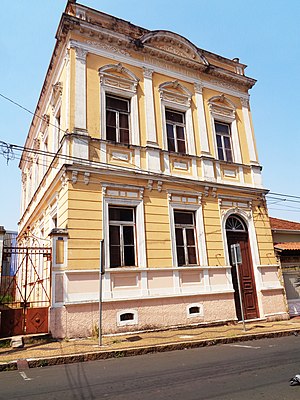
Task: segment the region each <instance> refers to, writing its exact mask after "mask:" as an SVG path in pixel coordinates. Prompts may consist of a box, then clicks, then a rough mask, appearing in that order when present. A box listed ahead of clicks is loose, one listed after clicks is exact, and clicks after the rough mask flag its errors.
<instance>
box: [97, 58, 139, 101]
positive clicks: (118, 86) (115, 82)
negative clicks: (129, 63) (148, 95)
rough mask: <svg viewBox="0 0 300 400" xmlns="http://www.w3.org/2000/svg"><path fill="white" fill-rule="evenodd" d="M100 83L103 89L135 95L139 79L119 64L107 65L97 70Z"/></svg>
mask: <svg viewBox="0 0 300 400" xmlns="http://www.w3.org/2000/svg"><path fill="white" fill-rule="evenodd" d="M99 76H100V83H101V86H104V87H105V88H107V89H109V88H113V89H115V90H120V91H123V92H129V93H132V94H133V93H136V91H137V85H138V82H139V79H138V78H137V77H136V76H135V74H134V73H133V72H131V71H130V70H129V69H127V68H125V67H123V65H122V64H121V63H119V64H109V65H105V66H103V67H101V68H100V69H99Z"/></svg>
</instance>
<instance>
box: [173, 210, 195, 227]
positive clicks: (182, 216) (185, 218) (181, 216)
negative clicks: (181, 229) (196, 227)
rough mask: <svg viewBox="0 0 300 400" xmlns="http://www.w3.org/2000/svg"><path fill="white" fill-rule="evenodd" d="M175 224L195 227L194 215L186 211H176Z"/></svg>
mask: <svg viewBox="0 0 300 400" xmlns="http://www.w3.org/2000/svg"><path fill="white" fill-rule="evenodd" d="M174 219H175V224H181V225H182V224H185V225H193V223H194V219H193V213H192V212H184V211H175V213H174Z"/></svg>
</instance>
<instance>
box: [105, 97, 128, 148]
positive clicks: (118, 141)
mask: <svg viewBox="0 0 300 400" xmlns="http://www.w3.org/2000/svg"><path fill="white" fill-rule="evenodd" d="M107 96H109V97H111V98H115V99H119V100H122V101H126V102H127V104H128V112H127V113H125V112H124V113H123V114H126V115H128V125H129V144H130V136H131V131H132V130H131V107H130V106H131V104H130V103H131V101H130V99H127V98H125V97H120V96H116V95H113V94H110V93H108V92H107V93H105V103H106V98H107ZM105 105H106V104H105ZM107 110H109V111H114V112H115V113H116V140H115V141H114V142H115V143H121V144H127V143H124V142H121V141H120V111H119V110H113V109H110V108H106V109H105V135H106V128H107V125H106V112H107ZM105 137H106V139H107V136H105ZM107 140H108V139H107Z"/></svg>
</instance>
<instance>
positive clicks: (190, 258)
mask: <svg viewBox="0 0 300 400" xmlns="http://www.w3.org/2000/svg"><path fill="white" fill-rule="evenodd" d="M174 222H175V238H176V253H177V263H178V266H184V265H196V264H198V260H197V247H196V226H195V213H194V212H193V211H182V210H174Z"/></svg>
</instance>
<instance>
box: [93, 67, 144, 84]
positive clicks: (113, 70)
mask: <svg viewBox="0 0 300 400" xmlns="http://www.w3.org/2000/svg"><path fill="white" fill-rule="evenodd" d="M104 74H113V75H114V74H115V75H124V77H125V78H127V79H131V80H132V81H134V82H138V81H139V79H138V78H137V77H136V76H135V74H134V73H133V72H131V71H130V70H129V69H128V68H125V67H123V65H122V64H121V63H119V64H107V65H104V66H103V67H101V68H99V75H100V76H101V75H104Z"/></svg>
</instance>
